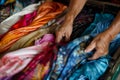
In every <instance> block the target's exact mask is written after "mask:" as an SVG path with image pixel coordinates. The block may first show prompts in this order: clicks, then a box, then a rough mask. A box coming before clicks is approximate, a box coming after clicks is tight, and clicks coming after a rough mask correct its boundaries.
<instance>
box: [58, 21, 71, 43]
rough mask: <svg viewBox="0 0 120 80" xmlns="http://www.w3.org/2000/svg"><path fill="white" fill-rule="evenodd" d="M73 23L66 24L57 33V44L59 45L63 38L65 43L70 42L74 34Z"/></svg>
mask: <svg viewBox="0 0 120 80" xmlns="http://www.w3.org/2000/svg"><path fill="white" fill-rule="evenodd" d="M72 24H73V23H72V22H65V23H64V24H63V25H62V26H61V27H60V28H59V29H58V30H57V31H56V42H57V43H59V42H60V41H61V40H62V39H63V37H64V38H65V41H69V39H70V36H71V33H72V29H73V27H72Z"/></svg>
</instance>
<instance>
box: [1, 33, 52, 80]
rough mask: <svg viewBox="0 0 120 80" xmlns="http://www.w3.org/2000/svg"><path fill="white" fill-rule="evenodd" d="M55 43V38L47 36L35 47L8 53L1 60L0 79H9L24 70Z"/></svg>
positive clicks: (36, 43) (37, 42) (38, 41)
mask: <svg viewBox="0 0 120 80" xmlns="http://www.w3.org/2000/svg"><path fill="white" fill-rule="evenodd" d="M53 42H54V36H53V35H52V34H46V35H45V36H44V37H43V38H42V39H40V40H37V41H36V42H35V46H32V47H27V48H23V49H20V50H17V51H13V52H10V53H7V54H6V55H5V56H4V57H2V59H1V60H0V78H3V77H4V79H5V78H9V77H10V76H13V75H15V74H16V73H18V72H20V71H21V70H23V69H24V68H25V67H26V66H27V65H28V63H29V62H30V61H31V60H32V59H33V58H34V56H35V55H36V54H38V53H42V52H43V51H44V49H46V47H48V45H49V44H51V43H53ZM35 59H36V58H35ZM11 72H12V73H11ZM0 80H1V79H0Z"/></svg>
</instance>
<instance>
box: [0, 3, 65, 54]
mask: <svg viewBox="0 0 120 80" xmlns="http://www.w3.org/2000/svg"><path fill="white" fill-rule="evenodd" d="M65 8H66V6H64V5H62V4H60V3H56V2H49V3H44V4H42V5H41V6H40V7H39V9H38V12H37V13H38V15H37V16H36V17H35V19H34V20H33V21H32V23H31V24H30V25H29V26H26V27H23V28H19V29H16V30H13V31H10V32H8V33H7V34H6V35H5V36H4V37H3V38H2V39H1V41H0V53H2V52H4V51H5V50H7V49H9V48H10V47H11V46H12V44H13V43H15V42H16V41H17V40H19V39H20V38H21V37H23V36H25V35H27V34H29V33H30V32H32V31H35V30H37V29H38V28H40V27H42V26H43V25H45V24H46V23H47V22H48V21H50V20H52V19H54V18H55V17H56V16H57V15H58V14H60V13H62V12H63V11H64V10H65Z"/></svg>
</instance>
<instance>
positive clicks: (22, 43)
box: [7, 23, 60, 52]
mask: <svg viewBox="0 0 120 80" xmlns="http://www.w3.org/2000/svg"><path fill="white" fill-rule="evenodd" d="M59 26H60V25H58V24H56V23H53V24H52V25H50V26H49V27H47V28H43V29H39V30H37V31H34V32H32V33H30V34H28V35H26V36H24V37H22V38H21V39H20V40H18V41H17V42H15V43H14V44H13V45H12V46H11V47H10V48H9V49H8V50H7V51H8V52H9V51H14V50H17V49H20V48H24V47H28V46H31V45H33V44H34V42H35V40H37V39H39V38H41V37H42V36H43V35H45V34H48V33H55V31H56V28H58V27H59Z"/></svg>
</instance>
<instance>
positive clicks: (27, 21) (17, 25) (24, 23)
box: [10, 10, 37, 30]
mask: <svg viewBox="0 0 120 80" xmlns="http://www.w3.org/2000/svg"><path fill="white" fill-rule="evenodd" d="M36 15H37V11H36V10H35V11H33V12H32V13H29V14H26V15H24V16H23V17H22V19H20V20H19V21H18V22H17V23H15V24H14V25H13V26H12V27H11V28H10V30H14V29H18V28H21V27H25V26H28V25H29V24H30V23H31V22H32V21H33V19H34V18H35V17H36Z"/></svg>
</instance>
